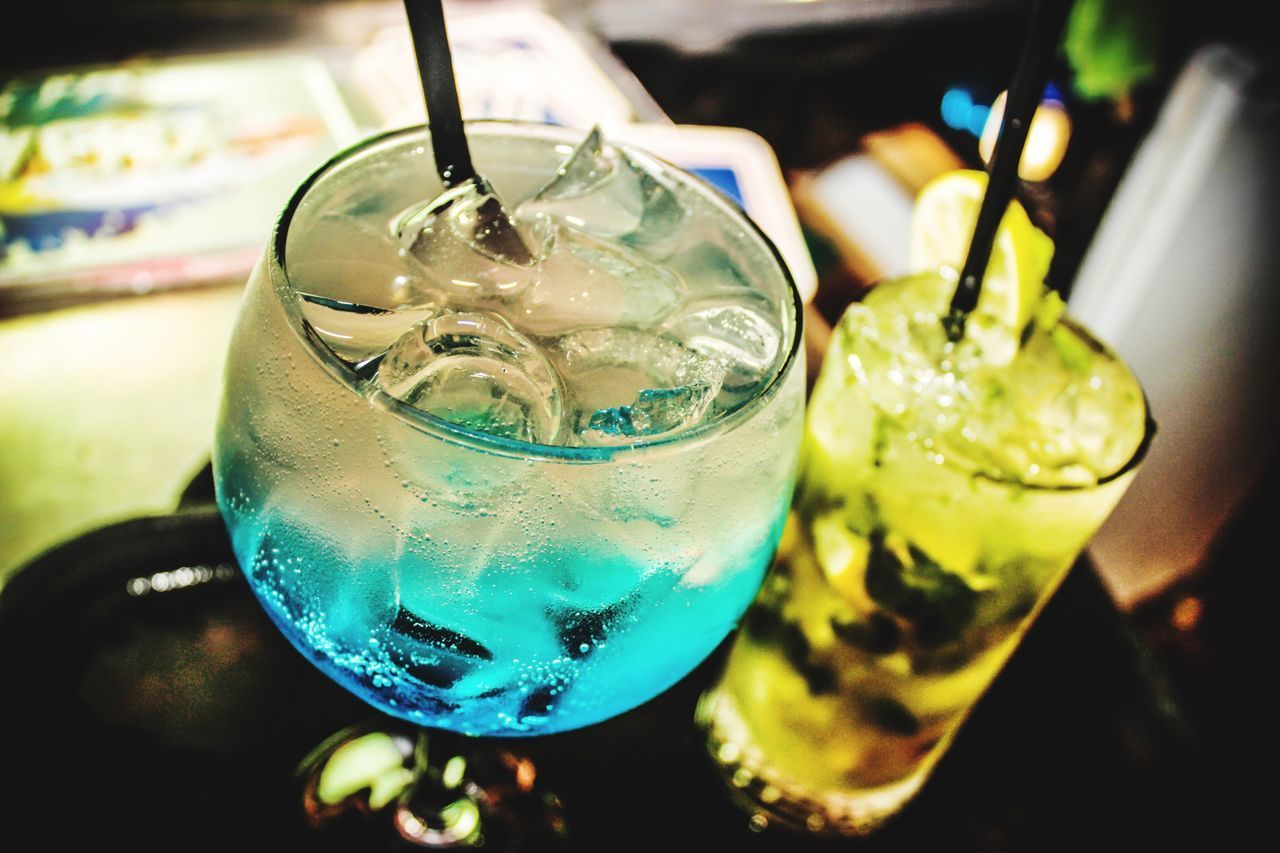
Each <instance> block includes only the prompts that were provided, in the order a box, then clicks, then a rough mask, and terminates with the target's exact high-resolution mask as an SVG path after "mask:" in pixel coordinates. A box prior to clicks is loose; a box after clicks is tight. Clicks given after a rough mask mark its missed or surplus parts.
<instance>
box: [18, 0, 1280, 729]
mask: <svg viewBox="0 0 1280 853" xmlns="http://www.w3.org/2000/svg"><path fill="white" fill-rule="evenodd" d="M1029 8H1030V4H1029V3H1028V2H1022V0H807V2H806V0H789V2H781V1H780V0H701V2H699V0H646V2H642V3H637V2H628V0H546V2H537V0H529V2H512V0H455V2H452V3H449V4H447V11H448V14H449V15H450V18H449V20H450V30H451V37H452V38H453V40H454V51H455V62H456V64H457V66H458V75H459V78H460V86H461V88H462V95H463V110H464V114H465V115H467V116H469V117H481V116H494V117H515V118H526V119H535V120H550V121H556V122H559V123H563V124H570V125H580V126H581V125H588V124H590V123H593V122H596V121H598V122H600V123H602V124H604V125H605V127H606V128H607V129H615V128H616V129H617V132H618V133H627V132H630V131H627V130H625V128H627V127H628V126H630V125H631V124H634V123H642V124H650V125H653V124H656V125H669V124H672V123H675V124H678V125H698V126H712V127H732V128H743V129H746V130H748V131H751V132H752V133H754V134H756V135H758V137H759V138H762V139H763V140H764V141H765V142H766V143H767V146H766V147H765V148H764V149H763V151H764V153H763V154H762V153H761V149H759V148H752V146H751V145H747V146H746V147H745V148H744V149H742V150H739V148H740V147H741V146H739V145H738V143H735V142H731V141H727V142H725V143H724V145H725V146H726V147H725V148H724V149H723V150H722V151H720V152H718V155H717V156H719V157H721V158H722V159H723V160H726V161H727V162H729V165H730V166H733V167H734V168H737V169H738V170H739V172H738V179H739V181H740V182H741V183H742V184H743V185H744V186H748V185H749V186H750V187H751V189H750V191H749V192H744V195H745V197H746V198H745V202H744V203H746V205H747V208H748V212H750V213H751V214H752V215H753V216H755V217H757V218H758V219H760V220H761V223H762V225H763V226H764V227H765V229H766V231H769V232H770V233H771V236H773V237H774V239H775V240H776V241H777V242H778V243H779V244H780V245H783V244H786V243H788V241H793V242H794V246H793V247H792V249H791V251H790V253H789V254H788V261H789V262H791V263H792V265H793V266H794V267H796V270H797V277H798V278H804V279H805V280H806V281H809V285H810V286H809V288H808V289H809V290H810V292H811V293H812V298H811V301H810V310H809V330H810V337H811V338H812V340H811V341H810V345H811V352H813V353H815V354H820V353H821V350H822V347H823V345H824V343H825V339H824V329H827V328H829V326H830V324H831V323H834V322H835V321H836V320H837V319H838V318H839V316H840V314H841V312H842V311H843V310H844V308H845V307H846V306H847V305H848V304H849V303H850V302H851V301H853V300H855V299H857V298H858V297H859V296H860V295H861V294H862V292H863V291H865V289H866V288H867V287H868V286H870V285H871V284H872V283H874V281H875V280H876V279H878V278H880V277H881V276H885V275H890V274H894V273H898V272H902V271H904V269H905V267H904V264H905V263H906V261H905V258H906V253H907V223H908V220H909V215H910V209H911V202H912V198H913V197H914V194H915V192H916V191H917V190H918V189H919V188H920V187H921V186H922V185H923V184H924V183H925V182H927V181H928V180H929V179H930V178H932V177H933V176H935V175H937V174H939V173H940V172H943V171H946V170H948V169H953V168H960V167H970V168H981V167H982V165H983V152H984V150H989V144H990V136H991V132H992V129H993V128H994V119H993V118H992V116H993V114H994V113H993V107H996V109H997V111H998V106H997V104H996V102H997V99H998V97H999V96H1000V94H1001V91H1002V89H1003V88H1004V87H1005V85H1006V84H1007V82H1008V81H1009V79H1010V77H1011V74H1012V69H1013V65H1014V63H1015V61H1016V58H1017V46H1018V44H1019V41H1020V36H1021V33H1022V32H1023V29H1024V25H1025V22H1026V19H1027V14H1028V11H1029ZM14 14H15V13H14V11H13V10H12V9H10V10H9V11H8V12H7V13H6V15H7V16H9V17H10V25H9V26H6V27H5V30H6V32H7V33H8V35H9V38H8V39H6V50H5V51H4V53H3V55H0V583H3V578H4V577H5V576H6V575H8V574H9V573H11V572H12V571H13V570H15V569H16V568H18V567H19V566H21V565H22V564H24V563H26V562H27V561H29V560H31V559H32V558H34V557H36V556H37V555H38V554H40V553H42V552H44V551H45V550H47V549H48V548H50V547H52V546H54V545H56V544H58V543H60V542H63V541H66V540H68V539H70V538H72V537H74V536H76V535H78V534H81V533H84V532H87V531H90V530H92V529H95V528H97V527H100V526H102V525H104V524H107V523H109V522H113V521H117V520H121V519H125V518H130V517H135V516H140V515H147V514H157V513H164V512H169V511H172V510H173V509H174V508H175V507H176V506H177V503H178V500H179V497H180V495H181V494H182V492H183V491H184V489H185V488H186V487H187V485H188V484H189V483H190V481H191V480H192V479H193V478H194V477H196V475H197V474H198V472H200V470H201V469H202V468H203V466H204V464H205V461H206V458H207V455H208V451H209V446H210V441H211V433H212V424H213V416H214V407H215V404H216V399H217V392H218V383H219V377H220V370H221V363H222V358H223V354H224V350H225V347H226V343H227V340H228V338H229V335H230V330H231V323H232V321H233V317H234V312H235V310H236V307H237V304H238V299H239V294H240V286H241V284H242V283H243V280H244V278H245V277H246V275H247V271H248V269H249V267H250V266H251V265H252V263H253V261H254V260H255V258H256V256H257V254H258V252H259V251H260V248H261V245H262V243H263V241H264V240H265V239H266V236H267V234H268V232H269V229H270V227H271V223H272V221H273V220H274V217H275V215H276V213H277V212H278V210H279V209H280V208H281V206H282V205H283V203H284V201H285V200H286V198H287V197H288V195H289V194H290V193H291V192H292V190H293V188H294V187H295V186H296V185H297V183H298V182H299V181H300V180H301V179H302V178H303V177H304V176H305V175H306V174H307V173H308V172H310V171H311V169H312V168H314V167H315V165H316V164H318V163H320V162H321V161H323V160H324V159H325V158H327V157H328V156H329V155H331V154H332V153H334V152H335V151H337V150H338V149H339V148H341V147H343V146H345V145H347V144H350V143H351V142H353V141H355V140H356V139H358V138H359V137H361V136H363V135H367V134H369V133H372V132H375V131H377V130H380V129H385V128H389V127H395V126H401V125H404V124H408V123H413V122H418V121H421V120H422V118H423V113H422V107H421V97H420V93H419V91H418V88H417V86H418V84H417V81H416V76H415V74H414V71H413V65H412V54H411V53H410V51H409V42H408V35H407V30H406V27H405V24H404V18H403V9H402V7H401V4H400V3H398V2H381V1H380V0H368V2H319V0H316V2H285V0H273V2H250V0H222V2H214V1H213V0H185V1H184V2H163V1H162V0H92V2H91V0H42V2H40V3H38V4H32V5H30V6H26V7H24V10H23V13H22V16H21V19H19V18H17V17H13V15H14ZM1276 48H1277V38H1276V34H1275V30H1274V28H1271V27H1268V26H1265V24H1264V19H1263V18H1262V17H1261V15H1260V13H1259V11H1258V8H1257V5H1256V4H1254V3H1250V2H1246V0H1219V2H1216V3H1213V4H1199V3H1197V4H1172V3H1165V2H1160V0H1079V2H1077V4H1076V8H1075V10H1074V12H1073V15H1072V18H1071V20H1070V22H1069V25H1068V31H1067V34H1066V36H1065V39H1064V43H1063V49H1062V51H1061V55H1060V57H1059V62H1058V65H1057V72H1056V74H1055V76H1054V79H1053V83H1052V84H1051V86H1050V87H1049V89H1048V90H1047V91H1046V94H1045V100H1044V102H1043V103H1042V105H1041V112H1040V113H1039V114H1038V116H1037V120H1036V126H1034V127H1033V131H1032V142H1031V143H1030V150H1031V151H1032V153H1033V155H1034V156H1029V157H1028V158H1026V160H1025V161H1024V164H1023V166H1024V171H1023V177H1024V181H1023V183H1022V185H1021V187H1020V195H1021V197H1022V199H1023V201H1024V203H1025V204H1026V206H1027V207H1028V209H1029V211H1030V213H1031V214H1032V217H1033V219H1034V220H1035V221H1036V222H1037V224H1038V225H1040V227H1042V228H1043V229H1044V230H1045V231H1046V232H1047V233H1049V234H1050V236H1052V237H1053V239H1054V241H1055V245H1056V253H1055V257H1054V263H1053V267H1052V269H1051V271H1050V284H1051V285H1052V286H1053V287H1055V288H1057V289H1058V290H1059V291H1061V292H1062V293H1063V295H1064V296H1066V297H1068V299H1069V304H1070V306H1071V308H1072V310H1073V311H1074V312H1075V313H1076V314H1078V315H1079V316H1080V317H1081V318H1082V319H1083V320H1084V321H1085V322H1086V323H1087V324H1088V325H1090V326H1091V327H1092V328H1093V329H1094V330H1095V331H1096V332H1097V333H1098V335H1099V336H1100V337H1101V338H1102V339H1103V340H1105V341H1107V342H1108V343H1110V344H1111V345H1113V346H1114V347H1115V348H1116V349H1117V350H1118V351H1119V352H1120V354H1121V355H1122V356H1124V357H1125V358H1126V359H1127V360H1128V361H1129V362H1130V363H1131V364H1132V365H1133V366H1134V368H1135V370H1136V372H1137V373H1138V375H1139V378H1140V379H1141V380H1142V382H1143V384H1144V386H1145V388H1146V390H1147V393H1148V395H1149V397H1150V399H1151V404H1152V408H1153V411H1154V414H1155V417H1156V419H1157V421H1158V422H1159V428H1160V432H1159V435H1158V438H1157V441H1156V444H1155V447H1154V449H1153V452H1152V455H1151V457H1150V458H1149V460H1148V462H1147V463H1146V466H1145V467H1144V469H1143V470H1142V471H1141V473H1140V475H1139V477H1138V479H1137V481H1136V482H1135V485H1134V486H1133V488H1132V489H1131V490H1130V493H1129V494H1128V495H1127V496H1126V498H1125V500H1124V502H1123V503H1122V505H1121V506H1120V508H1119V509H1118V510H1117V512H1116V514H1115V516H1114V517H1113V518H1112V519H1111V521H1110V522H1109V523H1108V525H1107V526H1106V527H1105V528H1104V530H1103V531H1102V532H1101V533H1100V535H1099V536H1098V538H1097V539H1096V540H1095V542H1094V543H1093V545H1092V546H1091V548H1090V556H1091V557H1092V562H1093V564H1094V566H1095V567H1096V569H1097V571H1098V573H1099V576H1100V577H1101V579H1102V581H1103V583H1104V584H1105V586H1106V589H1107V590H1108V592H1109V593H1110V595H1111V597H1112V598H1113V599H1114V602H1115V604H1116V606H1117V608H1118V609H1119V610H1121V611H1122V612H1123V613H1124V614H1125V618H1126V619H1128V620H1129V621H1130V623H1131V624H1132V625H1133V627H1134V628H1135V629H1136V631H1137V632H1138V634H1139V635H1140V636H1141V637H1142V638H1143V640H1144V642H1145V643H1147V644H1148V645H1149V646H1150V648H1151V650H1152V652H1153V654H1154V655H1155V658H1156V659H1157V660H1159V661H1160V662H1161V664H1162V665H1163V666H1164V667H1165V668H1166V669H1167V671H1168V673H1169V675H1170V678H1171V681H1172V685H1173V690H1174V693H1175V694H1176V695H1177V697H1178V699H1179V701H1180V702H1182V703H1183V704H1184V707H1185V709H1186V712H1187V714H1188V715H1189V717H1190V718H1191V719H1192V721H1193V722H1194V723H1195V724H1196V725H1197V727H1198V730H1199V731H1201V732H1202V733H1203V737H1204V742H1205V746H1206V747H1207V748H1209V749H1211V750H1213V751H1220V752H1222V753H1224V754H1227V753H1231V754H1246V753H1247V752H1248V750H1249V749H1250V748H1251V740H1250V739H1251V738H1252V734H1251V733H1252V732H1253V731H1254V730H1255V725H1256V726H1258V727H1260V726H1261V709H1262V707H1263V705H1262V699H1261V696H1262V690H1263V687H1262V684H1261V683H1260V681H1261V680H1260V679H1258V678H1257V676H1256V675H1255V674H1254V657H1255V656H1256V655H1257V654H1258V653H1259V652H1260V650H1261V649H1262V648H1263V646H1262V642H1261V640H1262V637H1261V635H1262V627H1263V625H1265V624H1266V622H1265V620H1264V618H1263V614H1262V613H1261V608H1262V606H1263V602H1264V598H1263V596H1262V595H1260V594H1259V593H1258V592H1257V591H1256V590H1257V587H1258V586H1259V585H1260V584H1259V582H1258V581H1257V580H1255V579H1254V578H1253V574H1254V573H1258V572H1261V573H1265V572H1267V571H1269V567H1270V563H1269V560H1267V559H1266V558H1264V557H1263V556H1262V555H1264V554H1266V553H1268V552H1267V551H1266V550H1265V548H1264V543H1263V540H1262V535H1263V530H1264V529H1265V527H1266V525H1268V524H1269V523H1271V522H1272V519H1273V517H1274V513H1273V508H1274V507H1275V506H1276V505H1277V501H1276V497H1277V486H1278V478H1277V454H1276V452H1275V451H1276V444H1277V435H1280V431H1278V430H1277V426H1280V424H1278V423H1277V416H1276V414H1277V413H1276V402H1275V393H1274V387H1275V385H1274V378H1273V373H1272V371H1273V370H1274V368H1275V366H1276V364H1277V360H1276V355H1277V337H1276V334H1275V325H1276V321H1277V319H1280V314H1278V313H1277V311H1276V308H1277V306H1276V296H1275V294H1276V287H1277V284H1280V265H1278V263H1277V251H1278V249H1277V241H1276V240H1275V238H1274V235H1275V233H1276V232H1277V229H1278V228H1280V209H1278V208H1277V199H1280V166H1277V164H1276V158H1275V152H1276V151H1278V150H1280V145H1278V144H1277V143H1280V104H1278V102H1280V82H1278V78H1277V76H1276V68H1275V66H1274V64H1273V59H1274V57H1275V56H1276V55H1277V51H1276ZM642 132H644V131H635V133H642ZM651 133H652V135H651V137H644V136H641V137H638V138H642V139H647V138H652V139H653V140H655V143H654V144H655V148H658V147H659V143H658V141H657V140H662V142H661V144H662V145H668V146H670V147H669V149H667V150H661V149H660V150H659V153H662V154H664V156H668V157H669V159H673V160H675V161H676V162H681V157H684V158H692V159H693V160H697V157H698V156H704V158H705V156H706V155H705V152H704V153H703V154H702V155H698V154H697V151H699V150H701V149H699V148H698V146H699V145H701V144H702V143H696V144H695V143H683V146H684V147H682V143H681V142H680V141H679V140H677V141H670V140H669V139H668V137H667V136H663V134H662V132H661V131H655V132H651ZM690 138H692V137H690ZM735 138H736V139H738V140H739V141H740V140H741V138H742V137H735ZM984 138H985V139H986V143H985V145H984ZM710 144H711V145H713V147H714V144H715V143H714V142H713V143H710ZM735 146H738V147H735ZM770 149H771V152H772V153H771V154H770V153H769V151H770ZM775 156H776V160H775V159H774V158H775ZM712 160H715V157H712ZM715 161H716V162H717V163H719V162H720V160H715ZM682 165H688V164H687V163H682ZM704 165H705V164H704ZM748 176H751V177H750V179H749V180H748ZM792 209H794V211H795V214H796V218H795V219H792V218H791V217H790V212H791V210H792ZM784 213H785V215H781V214H784ZM797 247H798V248H797ZM784 249H785V247H784ZM810 279H811V281H810ZM815 360H816V359H815Z"/></svg>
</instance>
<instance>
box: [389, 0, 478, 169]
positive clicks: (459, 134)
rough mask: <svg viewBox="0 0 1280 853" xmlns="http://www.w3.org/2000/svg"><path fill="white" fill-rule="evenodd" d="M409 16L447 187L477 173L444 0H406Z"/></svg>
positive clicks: (434, 144)
mask: <svg viewBox="0 0 1280 853" xmlns="http://www.w3.org/2000/svg"><path fill="white" fill-rule="evenodd" d="M404 10H405V13H406V14H407V15H408V16H409V33H410V35H411V36H412V38H413V50H414V53H415V54H417V57H418V74H419V75H420V76H421V77H422V93H423V95H424V96H425V97H426V99H427V119H428V123H429V124H430V127H431V150H432V153H434V154H435V158H436V171H437V172H438V173H439V174H440V178H441V179H442V180H443V181H444V185H445V188H446V189H447V188H449V187H452V186H455V185H457V184H460V183H463V182H464V181H469V180H471V179H472V178H474V177H475V176H476V170H475V167H474V166H472V165H471V149H470V148H469V147H468V146H467V136H466V134H465V133H463V131H462V108H461V107H460V106H459V105H458V84H457V82H456V81H455V80H454V77H453V54H452V53H451V52H450V50H449V37H448V35H447V33H446V32H445V28H444V9H443V7H442V5H441V0H404Z"/></svg>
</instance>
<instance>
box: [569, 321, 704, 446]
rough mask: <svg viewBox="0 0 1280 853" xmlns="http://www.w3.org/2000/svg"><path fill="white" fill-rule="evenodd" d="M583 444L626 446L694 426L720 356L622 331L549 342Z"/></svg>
mask: <svg viewBox="0 0 1280 853" xmlns="http://www.w3.org/2000/svg"><path fill="white" fill-rule="evenodd" d="M553 351H554V353H555V355H556V357H557V358H558V359H559V360H560V362H561V366H562V367H561V374H562V376H563V377H564V379H565V382H566V384H567V385H568V387H569V391H570V394H571V395H572V397H573V400H574V403H575V407H574V412H573V413H572V414H571V416H570V420H571V425H572V427H573V429H574V431H575V433H576V435H577V437H578V440H579V441H581V442H582V443H584V444H594V445H598V444H625V443H629V442H632V441H634V440H635V439H636V438H637V437H641V436H644V437H650V436H656V435H661V434H663V433H668V432H672V431H675V430H680V429H685V428H688V427H691V426H694V425H696V424H697V423H698V422H700V421H701V420H702V419H703V417H704V416H705V415H706V413H707V411H708V409H709V408H710V406H711V403H712V401H713V400H714V399H715V397H716V395H717V394H718V393H719V391H720V386H721V383H722V382H723V381H724V374H725V368H724V365H723V364H721V363H720V362H719V361H717V360H715V359H711V358H707V357H706V356H703V355H700V354H698V353H696V352H693V351H692V350H689V349H687V348H685V347H684V346H682V345H681V344H680V343H679V342H678V341H675V340H673V339H671V338H669V337H666V336H663V335H655V334H652V333H650V332H644V331H640V330H638V329H629V328H608V329H587V330H585V331H580V332H574V333H571V334H568V335H565V336H564V337H562V338H561V339H560V340H559V341H557V342H556V344H555V346H554V347H553Z"/></svg>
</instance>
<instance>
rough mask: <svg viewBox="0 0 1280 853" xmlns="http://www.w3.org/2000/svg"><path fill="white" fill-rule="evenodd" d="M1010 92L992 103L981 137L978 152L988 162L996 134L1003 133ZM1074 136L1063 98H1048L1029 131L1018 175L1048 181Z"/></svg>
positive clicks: (1034, 118) (1033, 179)
mask: <svg viewBox="0 0 1280 853" xmlns="http://www.w3.org/2000/svg"><path fill="white" fill-rule="evenodd" d="M1005 95H1006V93H1004V92H1001V93H1000V94H999V95H998V96H997V97H996V101H995V103H994V104H992V105H991V112H990V115H988V116H987V122H986V126H985V127H984V128H983V130H982V136H981V138H980V139H979V140H978V153H979V154H981V155H982V159H983V161H984V162H990V161H991V153H992V151H993V150H994V149H995V144H996V136H997V135H998V134H999V133H1000V120H1001V118H1003V116H1004V102H1005ZM1070 139H1071V118H1070V116H1068V115H1067V110H1066V107H1065V106H1063V104H1062V102H1061V101H1049V100H1044V101H1041V102H1040V106H1039V107H1037V108H1036V113H1035V115H1034V116H1033V117H1032V119H1031V127H1030V129H1028V131H1027V143H1026V147H1025V148H1023V149H1022V159H1021V160H1020V161H1019V162H1018V176H1019V177H1020V178H1022V179H1023V180H1024V181H1043V180H1046V179H1047V178H1048V177H1049V176H1050V175H1052V174H1053V173H1054V171H1055V170H1056V169H1057V168H1058V166H1059V164H1061V163H1062V158H1063V156H1064V155H1065V154H1066V153H1067V143H1068V142H1069V141H1070Z"/></svg>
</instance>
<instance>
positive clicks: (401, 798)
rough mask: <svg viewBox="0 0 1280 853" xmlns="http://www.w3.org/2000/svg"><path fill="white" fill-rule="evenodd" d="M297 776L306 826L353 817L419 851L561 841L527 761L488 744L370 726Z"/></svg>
mask: <svg viewBox="0 0 1280 853" xmlns="http://www.w3.org/2000/svg"><path fill="white" fill-rule="evenodd" d="M297 775H298V778H299V780H300V782H301V783H302V789H303V790H302V796H303V807H304V810H305V812H306V815H307V819H308V821H309V822H310V823H311V824H312V825H313V826H316V827H320V826H323V825H325V824H326V823H329V822H330V821H334V820H336V819H338V818H339V817H342V816H344V815H348V814H350V813H351V812H357V813H359V814H360V815H362V816H364V817H366V818H369V819H372V820H375V821H388V822H389V823H390V826H391V827H392V828H393V830H394V832H395V833H396V835H398V836H399V838H400V839H401V840H402V841H404V842H407V843H409V844H412V845H414V846H418V847H423V848H427V849H452V848H462V847H483V848H484V849H485V850H486V851H507V850H511V851H515V850H527V849H538V850H544V849H545V850H555V849H557V848H558V847H560V846H562V845H563V843H564V840H565V821H564V810H563V807H562V806H561V803H560V799H559V798H558V797H557V796H556V795H555V794H554V793H552V792H551V791H548V790H546V789H545V788H544V787H543V786H542V785H541V784H540V783H539V779H538V773H537V769H536V768H535V767H534V764H533V762H532V761H531V760H529V758H527V757H526V756H523V755H521V754H519V753H517V752H513V751H511V750H508V749H505V748H502V747H499V746H496V745H494V744H492V742H487V741H477V740H473V739H470V738H465V737H461V736H458V735H454V734H451V733H448V732H440V731H432V730H425V729H414V728H412V727H410V726H399V725H397V724H396V723H395V722H394V721H390V720H379V721H377V722H376V723H370V724H365V725H361V726H354V727H351V728H348V729H344V730H343V731H341V732H338V733H337V734H335V735H334V736H333V737H331V738H329V739H328V740H326V741H325V742H324V743H322V744H321V745H320V746H318V747H316V748H315V749H314V750H312V752H311V754H310V755H308V756H307V757H306V758H305V759H304V760H303V761H302V763H301V764H300V765H299V767H298V770H297Z"/></svg>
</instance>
